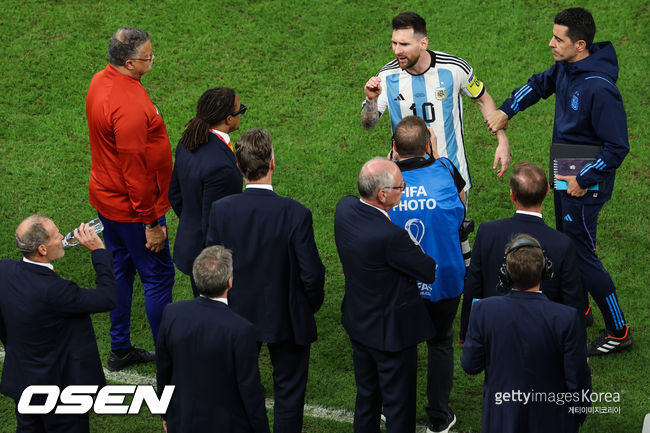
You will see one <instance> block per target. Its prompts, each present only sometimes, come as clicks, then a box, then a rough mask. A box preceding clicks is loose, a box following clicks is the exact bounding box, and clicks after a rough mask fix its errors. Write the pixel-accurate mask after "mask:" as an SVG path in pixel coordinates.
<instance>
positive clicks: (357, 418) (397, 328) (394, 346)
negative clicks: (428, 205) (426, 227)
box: [334, 158, 436, 433]
mask: <svg viewBox="0 0 650 433" xmlns="http://www.w3.org/2000/svg"><path fill="white" fill-rule="evenodd" d="M405 187H406V185H405V184H404V181H403V179H402V174H401V173H400V170H399V168H398V167H397V165H396V164H395V163H394V162H392V161H388V160H386V159H383V158H375V159H372V160H370V161H368V162H367V163H366V164H365V165H364V166H363V168H362V169H361V172H360V173H359V179H358V188H359V194H360V195H361V199H359V198H357V197H354V196H347V197H343V198H342V199H341V200H340V201H339V203H338V205H337V207H336V215H335V217H334V237H335V240H336V247H337V249H338V253H339V257H340V259H341V264H342V265H343V274H344V275H345V297H344V298H343V305H342V306H341V310H342V313H343V315H342V319H341V323H342V324H343V327H344V328H345V330H346V331H347V333H348V335H349V337H350V342H351V343H352V350H353V359H354V372H355V379H356V383H357V400H356V405H355V410H354V431H355V432H373V433H375V432H376V433H379V420H380V412H381V407H382V402H383V406H384V415H385V416H386V431H387V432H388V433H391V432H399V433H409V432H410V433H413V432H414V431H415V387H416V378H417V345H418V343H420V342H422V341H425V340H427V339H429V338H431V337H433V335H434V330H433V325H432V323H431V319H430V318H429V315H428V314H427V310H426V308H425V306H424V302H423V301H422V299H421V298H420V292H419V290H418V286H417V282H416V280H420V281H423V282H425V283H432V282H433V280H434V279H435V275H436V263H435V261H434V260H433V259H432V258H431V257H429V256H427V255H426V254H424V252H423V251H422V249H421V248H420V247H419V246H417V245H416V244H415V243H413V241H412V240H411V238H410V237H409V234H408V233H407V232H406V230H404V229H403V228H401V227H398V226H397V225H395V224H393V223H392V222H391V221H390V219H389V217H388V213H387V211H388V210H389V209H391V208H393V207H394V206H396V205H398V204H399V202H400V198H401V196H402V191H403V190H404V188H405Z"/></svg>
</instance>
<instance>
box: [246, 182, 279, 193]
mask: <svg viewBox="0 0 650 433" xmlns="http://www.w3.org/2000/svg"><path fill="white" fill-rule="evenodd" d="M248 188H257V189H268V190H269V191H273V185H270V184H268V183H248V184H246V189H248Z"/></svg>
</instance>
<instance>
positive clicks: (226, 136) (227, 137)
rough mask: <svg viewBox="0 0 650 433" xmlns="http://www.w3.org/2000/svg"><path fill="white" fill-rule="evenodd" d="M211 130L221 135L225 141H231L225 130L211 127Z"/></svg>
mask: <svg viewBox="0 0 650 433" xmlns="http://www.w3.org/2000/svg"><path fill="white" fill-rule="evenodd" d="M210 132H211V133H213V134H214V135H217V136H219V137H221V139H222V140H223V142H224V143H226V144H228V143H230V135H228V134H227V133H225V132H223V131H219V130H218V129H210Z"/></svg>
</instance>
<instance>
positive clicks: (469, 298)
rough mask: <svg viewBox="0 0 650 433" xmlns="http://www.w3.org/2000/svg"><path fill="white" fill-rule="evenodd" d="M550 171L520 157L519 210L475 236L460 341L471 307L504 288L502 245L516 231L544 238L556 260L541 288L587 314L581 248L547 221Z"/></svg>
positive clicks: (513, 185) (513, 181) (515, 196)
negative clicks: (544, 208) (501, 280)
mask: <svg viewBox="0 0 650 433" xmlns="http://www.w3.org/2000/svg"><path fill="white" fill-rule="evenodd" d="M548 191H549V185H548V181H547V179H546V172H545V171H544V170H542V168H541V167H539V166H538V165H535V164H533V163H532V162H525V161H522V162H518V163H517V164H516V165H515V168H514V171H513V173H512V175H511V176H510V199H511V200H512V202H513V204H514V205H515V207H516V209H517V211H516V212H515V214H514V215H513V216H512V217H510V218H504V219H499V220H494V221H488V222H484V223H482V224H481V225H480V226H479V228H478V232H477V233H476V239H475V241H474V253H473V256H472V261H471V263H470V266H469V271H468V273H467V278H466V280H465V290H464V295H463V307H462V310H461V321H460V341H461V342H462V341H463V340H464V339H465V334H466V333H467V324H468V322H469V316H470V307H471V304H472V302H474V301H475V300H476V299H483V298H487V297H489V296H495V295H498V294H503V293H504V292H505V289H509V287H503V290H498V289H497V287H498V286H499V278H498V271H499V268H500V267H501V265H502V264H503V249H504V247H505V245H506V244H507V243H508V241H509V240H510V239H511V238H512V236H513V235H515V234H517V233H526V234H528V235H531V236H533V237H534V238H536V239H540V243H541V244H542V248H543V249H544V251H545V253H546V254H547V256H548V257H549V259H550V260H551V261H552V262H553V265H554V268H555V272H554V275H553V276H552V278H550V279H549V280H545V281H542V283H541V290H542V292H543V293H544V294H545V295H546V296H547V297H548V299H550V300H551V301H555V302H559V303H561V304H565V305H569V306H571V307H574V308H575V309H576V310H578V311H580V312H581V313H583V314H584V305H585V299H584V292H583V290H582V283H581V279H580V273H579V271H578V269H577V264H576V260H577V258H576V251H575V246H574V244H573V242H571V239H569V237H568V236H567V235H565V234H563V233H561V232H559V231H558V230H555V229H553V228H551V227H549V226H547V225H546V223H545V222H544V219H543V218H542V202H543V201H544V198H545V197H546V196H547V195H548Z"/></svg>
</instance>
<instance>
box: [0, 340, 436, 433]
mask: <svg viewBox="0 0 650 433" xmlns="http://www.w3.org/2000/svg"><path fill="white" fill-rule="evenodd" d="M4 359H5V351H4V348H3V347H0V361H3V362H4ZM104 375H105V376H106V379H107V380H110V381H113V382H119V383H123V384H129V385H153V386H156V377H155V376H150V375H148V374H139V373H132V372H129V371H124V370H122V371H108V370H107V369H106V367H104ZM266 408H267V409H273V399H270V398H267V399H266ZM304 414H305V416H308V417H311V418H319V419H325V420H329V421H337V422H344V423H348V424H352V421H353V420H354V412H351V411H349V410H345V409H332V408H329V407H325V406H320V405H317V404H305V408H304ZM426 428H427V426H426V425H422V424H418V425H417V426H416V430H417V431H418V432H425V431H426Z"/></svg>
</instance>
